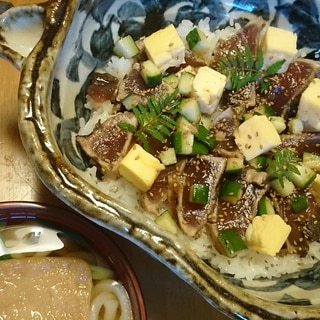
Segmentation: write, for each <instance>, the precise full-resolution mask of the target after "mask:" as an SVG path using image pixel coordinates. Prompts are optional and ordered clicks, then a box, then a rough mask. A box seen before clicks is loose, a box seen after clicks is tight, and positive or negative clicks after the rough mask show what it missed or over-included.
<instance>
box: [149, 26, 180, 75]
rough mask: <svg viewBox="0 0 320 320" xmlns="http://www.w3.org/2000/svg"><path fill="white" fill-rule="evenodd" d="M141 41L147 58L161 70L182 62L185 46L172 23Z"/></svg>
mask: <svg viewBox="0 0 320 320" xmlns="http://www.w3.org/2000/svg"><path fill="white" fill-rule="evenodd" d="M143 42H144V45H145V50H146V53H147V56H148V58H149V59H150V60H152V61H153V63H154V64H155V65H156V66H157V67H158V68H159V69H161V70H162V71H165V70H167V69H168V68H169V67H176V66H179V65H180V64H182V63H183V62H184V57H185V52H186V48H185V45H184V43H183V41H182V39H181V38H180V36H179V34H178V32H177V30H176V28H175V27H174V25H173V24H170V25H168V26H167V27H166V28H164V29H161V30H158V31H156V32H154V33H152V34H151V35H150V36H148V37H146V38H145V39H144V40H143Z"/></svg>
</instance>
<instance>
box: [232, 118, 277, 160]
mask: <svg viewBox="0 0 320 320" xmlns="http://www.w3.org/2000/svg"><path fill="white" fill-rule="evenodd" d="M234 136H235V142H236V144H237V146H238V148H239V149H240V151H241V152H242V154H243V155H244V157H245V158H246V160H247V161H250V160H251V159H253V158H255V157H257V156H259V155H260V154H263V153H265V152H268V151H269V150H271V149H272V148H274V147H276V146H278V145H279V144H281V139H280V136H279V134H278V132H277V130H276V128H275V127H274V125H273V124H272V123H271V121H269V119H268V118H267V117H266V116H264V115H254V116H253V117H251V118H249V119H248V120H246V121H244V122H243V123H242V124H241V125H240V126H239V127H238V128H237V129H236V131H235V132H234Z"/></svg>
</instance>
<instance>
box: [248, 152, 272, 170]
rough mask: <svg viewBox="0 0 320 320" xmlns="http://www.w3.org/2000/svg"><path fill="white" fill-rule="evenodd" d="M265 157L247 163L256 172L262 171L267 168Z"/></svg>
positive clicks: (258, 157)
mask: <svg viewBox="0 0 320 320" xmlns="http://www.w3.org/2000/svg"><path fill="white" fill-rule="evenodd" d="M267 163H268V162H267V157H266V156H263V155H261V156H257V157H255V158H253V159H252V160H250V161H249V164H250V166H252V167H253V168H255V169H256V170H257V171H264V170H265V169H266V167H267Z"/></svg>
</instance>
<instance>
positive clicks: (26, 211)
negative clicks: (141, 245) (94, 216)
mask: <svg viewBox="0 0 320 320" xmlns="http://www.w3.org/2000/svg"><path fill="white" fill-rule="evenodd" d="M0 224H1V228H4V229H5V228H6V227H12V226H15V227H17V226H22V225H23V226H26V225H28V226H32V225H33V226H43V227H47V228H50V229H54V230H58V231H61V232H65V233H66V234H69V235H71V234H72V235H73V237H74V239H78V240H81V243H85V244H86V246H88V247H89V248H93V249H94V250H95V251H96V252H97V253H98V254H99V255H101V257H102V258H103V259H105V261H106V262H107V264H108V265H109V266H110V267H111V268H112V269H113V270H114V271H115V274H116V277H117V279H118V280H119V281H121V283H122V284H123V285H124V287H125V288H126V290H127V292H128V295H129V297H130V300H131V303H132V310H133V316H134V319H135V320H140V319H147V318H146V311H145V306H144V300H143V296H142V292H141V290H140V286H139V283H138V280H137V278H136V276H135V273H134V271H133V269H132V268H131V266H130V264H129V262H128V261H127V259H126V258H125V257H124V255H123V254H122V252H121V251H120V250H119V248H118V247H117V246H116V244H115V243H114V242H113V240H111V238H110V237H109V236H108V235H107V233H106V231H105V230H103V229H102V228H101V227H98V226H97V225H96V224H94V223H93V222H91V221H90V220H88V219H85V218H84V217H82V216H81V215H78V214H76V213H74V212H73V211H71V210H70V211H68V210H66V209H62V208H57V207H54V206H47V205H43V204H40V203H31V202H2V203H0ZM33 246H36V244H33ZM11 249H12V248H11ZM32 250H34V249H32Z"/></svg>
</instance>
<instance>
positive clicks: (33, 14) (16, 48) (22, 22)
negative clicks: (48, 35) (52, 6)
mask: <svg viewBox="0 0 320 320" xmlns="http://www.w3.org/2000/svg"><path fill="white" fill-rule="evenodd" d="M45 7H46V3H43V4H37V5H25V6H17V7H13V6H12V5H11V4H10V3H8V2H4V1H0V56H2V57H4V58H6V59H8V60H9V61H10V62H11V63H13V64H14V65H15V66H16V67H17V68H18V69H20V68H21V65H22V63H23V61H24V59H25V58H26V57H27V56H28V55H29V53H30V52H31V51H32V49H33V48H34V47H35V46H36V44H37V43H38V41H39V40H40V38H41V36H42V33H43V31H44V24H45Z"/></svg>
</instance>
